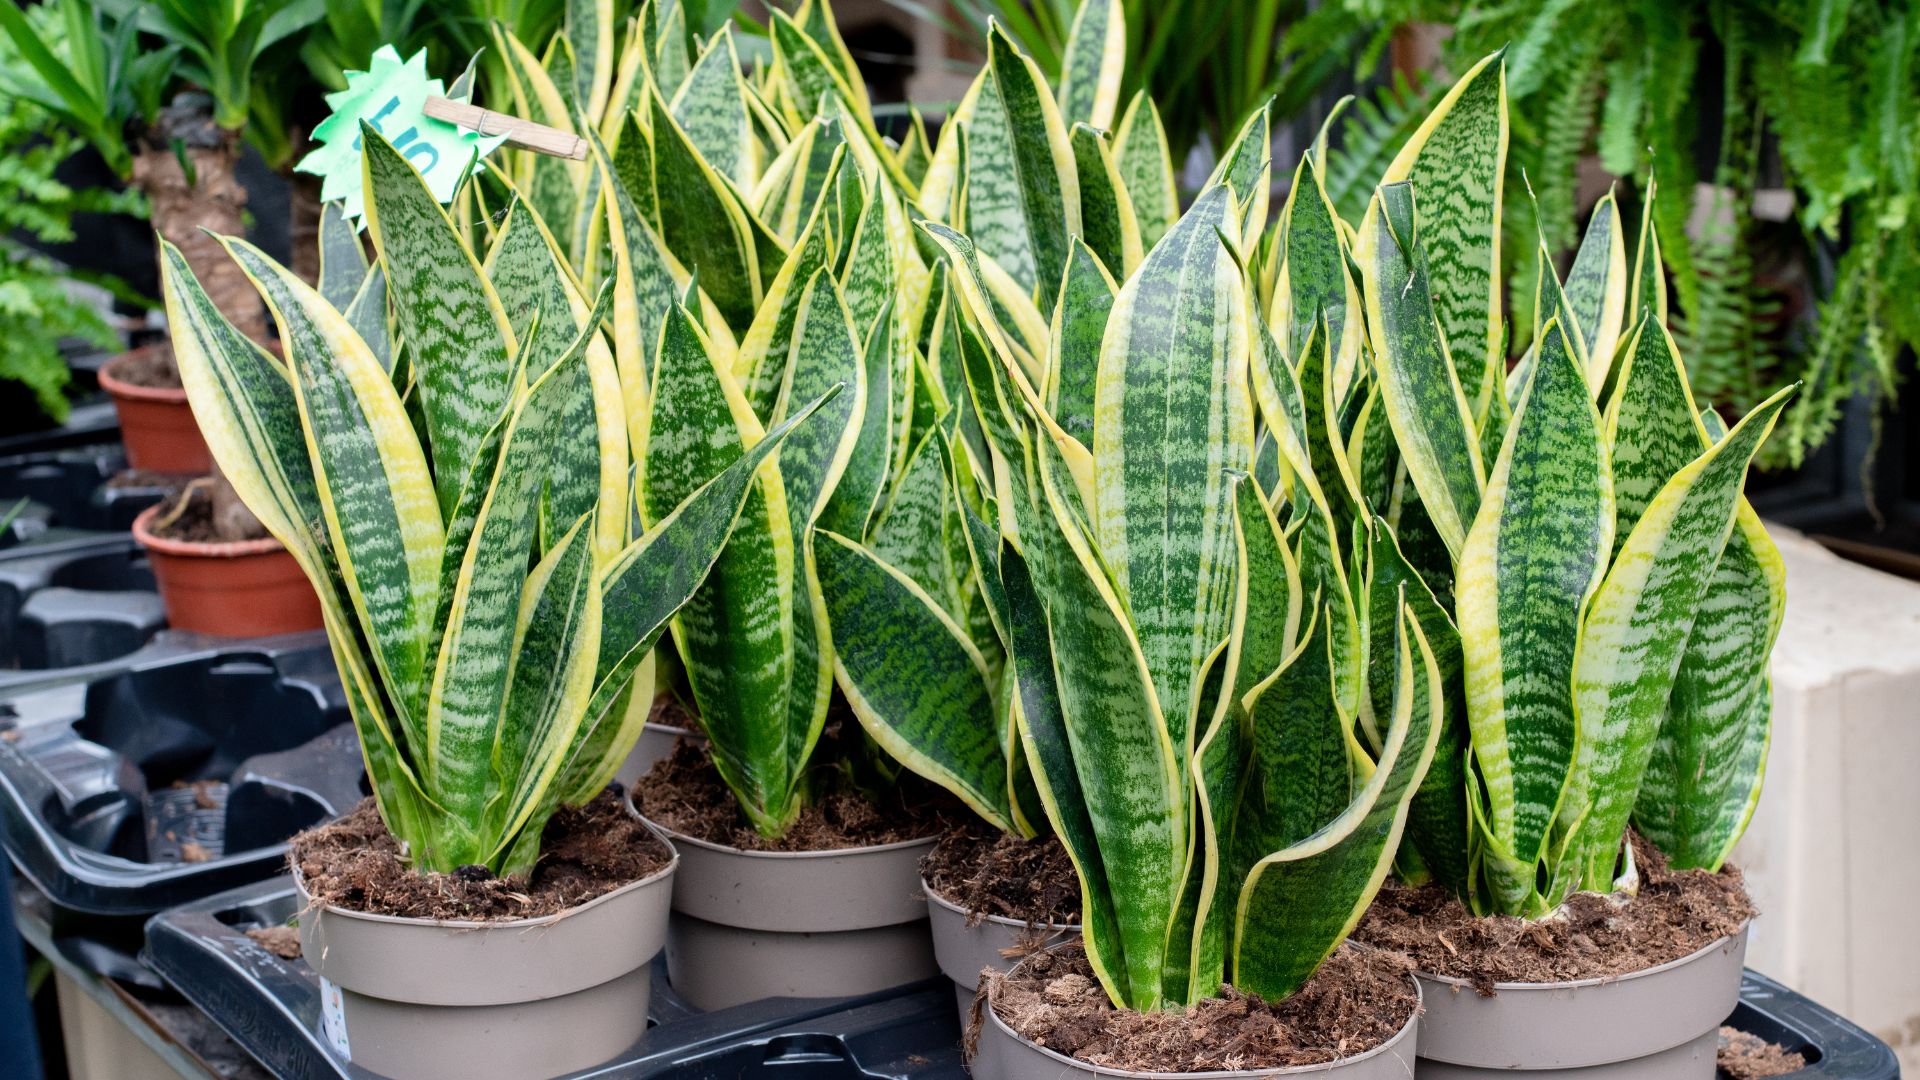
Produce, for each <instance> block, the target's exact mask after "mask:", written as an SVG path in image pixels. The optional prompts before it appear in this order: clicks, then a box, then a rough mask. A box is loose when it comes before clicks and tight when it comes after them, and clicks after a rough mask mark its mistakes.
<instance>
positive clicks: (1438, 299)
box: [1362, 53, 1507, 386]
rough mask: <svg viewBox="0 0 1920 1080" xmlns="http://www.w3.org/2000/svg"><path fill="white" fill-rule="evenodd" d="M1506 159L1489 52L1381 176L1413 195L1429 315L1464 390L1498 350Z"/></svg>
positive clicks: (1496, 65) (1501, 72)
mask: <svg viewBox="0 0 1920 1080" xmlns="http://www.w3.org/2000/svg"><path fill="white" fill-rule="evenodd" d="M1506 164H1507V72H1506V64H1505V62H1504V60H1503V59H1502V56H1501V54H1499V53H1495V54H1493V55H1492V56H1488V57H1486V58H1485V59H1482V60H1481V61H1480V62H1479V63H1478V64H1475V65H1474V66H1473V67H1472V68H1471V69H1470V70H1468V72H1467V73H1466V74H1465V75H1463V76H1461V77H1460V81H1459V82H1458V83H1456V84H1454V86H1453V88H1452V89H1451V90H1449V91H1448V92H1447V94H1446V96H1445V97H1443V98H1441V99H1440V103H1439V104H1438V105H1436V106H1434V109H1433V112H1432V113H1431V114H1430V115H1429V116H1428V117H1427V119H1426V120H1425V121H1424V122H1423V123H1422V124H1421V125H1420V128H1419V129H1418V130H1417V131H1415V132H1414V135H1413V137H1412V138H1411V139H1409V140H1407V143H1406V145H1405V146H1403V147H1401V149H1400V153H1399V154H1398V155H1397V156H1396V157H1395V158H1394V159H1393V162H1392V164H1390V165H1388V166H1387V171H1386V175H1385V176H1383V177H1382V178H1381V181H1380V182H1381V184H1382V185H1383V186H1384V185H1389V184H1395V183H1399V182H1401V181H1411V182H1412V184H1413V188H1414V190H1415V191H1416V192H1418V194H1419V197H1420V210H1419V224H1418V227H1417V228H1418V232H1419V234H1420V238H1421V240H1420V242H1421V246H1422V247H1423V248H1424V249H1425V253H1426V257H1427V262H1428V265H1429V266H1430V268H1431V274H1432V285H1431V288H1432V295H1433V312H1434V316H1435V317H1436V318H1437V319H1438V320H1439V322H1440V334H1441V339H1442V340H1443V341H1444V342H1445V343H1446V348H1447V353H1448V354H1449V355H1450V356H1451V357H1452V358H1453V363H1454V366H1455V367H1456V368H1457V369H1458V371H1459V379H1460V381H1461V382H1462V383H1464V384H1466V385H1469V386H1477V385H1479V383H1480V377H1481V373H1482V372H1483V371H1485V370H1486V369H1487V368H1488V367H1489V366H1490V364H1491V358H1492V357H1495V356H1496V355H1497V350H1498V349H1499V347H1500V220H1501V218H1500V211H1501V180H1502V175H1503V174H1504V173H1505V171H1506ZM1369 214H1370V215H1371V214H1372V211H1371V210H1370V211H1369ZM1365 231H1366V230H1365V227H1364V225H1363V226H1362V232H1363V233H1364V232H1365Z"/></svg>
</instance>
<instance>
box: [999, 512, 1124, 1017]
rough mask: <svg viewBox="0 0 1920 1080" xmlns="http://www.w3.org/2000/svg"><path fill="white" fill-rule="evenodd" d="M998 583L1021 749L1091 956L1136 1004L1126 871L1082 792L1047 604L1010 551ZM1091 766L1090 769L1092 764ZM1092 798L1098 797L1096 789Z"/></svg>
mask: <svg viewBox="0 0 1920 1080" xmlns="http://www.w3.org/2000/svg"><path fill="white" fill-rule="evenodd" d="M1000 580H1001V582H1002V585H1003V587H1004V590H1005V593H1006V596H1007V610H1008V630H1009V633H1008V636H1007V678H1009V679H1011V680H1012V684H1011V685H1012V688H1013V690H1012V695H1011V696H1012V697H1013V699H1014V716H1015V720H1016V722H1017V724H1018V728H1019V734H1020V742H1021V747H1022V749H1023V750H1024V751H1025V756H1026V758H1027V761H1028V762H1029V763H1030V764H1031V765H1032V767H1033V768H1032V771H1033V780H1034V784H1035V787H1036V788H1037V789H1038V794H1039V796H1040V801H1041V804H1042V806H1043V807H1044V808H1045V810H1046V816H1047V821H1048V823H1049V824H1051V825H1052V826H1053V831H1054V835H1056V836H1058V837H1059V838H1060V843H1061V846H1063V847H1064V848H1066V851H1067V857H1068V859H1069V860H1070V861H1071V862H1072V863H1073V869H1074V874H1075V876H1076V877H1077V878H1078V879H1079V881H1080V925H1081V933H1082V936H1083V937H1084V939H1085V941H1086V945H1087V958H1088V960H1090V961H1091V962H1092V964H1093V969H1094V973H1095V975H1096V976H1098V978H1099V979H1100V983H1101V985H1102V986H1103V987H1105V988H1106V991H1107V993H1108V995H1109V996H1110V997H1112V998H1114V999H1115V1000H1117V1001H1127V1002H1131V1001H1133V1000H1134V997H1133V987H1132V983H1131V982H1130V980H1129V969H1128V967H1127V964H1126V945H1125V941H1126V939H1125V937H1124V936H1123V931H1122V924H1121V920H1120V912H1119V911H1118V910H1117V909H1116V905H1115V903H1114V895H1113V889H1112V885H1113V882H1114V881H1115V880H1116V876H1117V875H1119V874H1121V873H1123V871H1121V870H1120V869H1119V868H1118V867H1115V868H1113V869H1112V870H1110V869H1109V867H1108V866H1107V862H1106V860H1105V858H1103V856H1102V847H1101V844H1100V834H1099V832H1098V831H1097V830H1096V827H1095V823H1094V817H1093V812H1092V810H1091V809H1090V808H1089V805H1088V800H1089V798H1090V797H1092V796H1090V795H1089V793H1088V792H1086V791H1084V790H1083V789H1082V787H1081V779H1080V777H1081V768H1080V762H1079V761H1078V760H1076V757H1075V750H1074V744H1073V738H1072V735H1071V734H1070V732H1069V731H1068V726H1067V720H1066V714H1065V713H1064V711H1063V709H1062V704H1061V700H1062V699H1061V694H1060V684H1059V682H1058V680H1057V678H1056V675H1055V669H1054V654H1053V642H1052V633H1051V631H1050V629H1049V627H1048V622H1047V607H1046V605H1045V604H1044V603H1043V601H1042V600H1041V598H1040V594H1039V590H1038V588H1037V587H1036V585H1035V584H1034V580H1033V576H1032V575H1031V574H1030V573H1029V572H1028V569H1027V564H1026V561H1025V560H1024V559H1022V558H1021V556H1020V555H1019V553H1018V552H1017V551H1015V550H1014V549H1012V548H1011V547H1009V548H1007V549H1005V550H1004V552H1003V553H1002V555H1001V559H1000ZM1088 767H1089V768H1091V767H1092V762H1091V761H1090V762H1089V766H1088ZM1093 794H1095V795H1097V794H1099V792H1098V790H1097V789H1096V791H1095V792H1094V793H1093ZM1119 880H1126V879H1125V878H1123V877H1122V878H1119Z"/></svg>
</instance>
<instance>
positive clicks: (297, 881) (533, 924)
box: [293, 815, 680, 930]
mask: <svg viewBox="0 0 1920 1080" xmlns="http://www.w3.org/2000/svg"><path fill="white" fill-rule="evenodd" d="M635 816H636V817H638V815H635ZM640 823H641V824H643V825H645V826H646V827H647V831H649V832H651V833H652V834H653V838H654V839H656V840H658V841H660V842H661V843H662V844H664V845H666V848H667V854H668V855H669V856H670V857H669V858H668V859H667V865H665V866H663V867H661V868H660V869H658V870H656V871H654V872H653V873H651V874H648V875H647V876H646V877H643V878H640V879H639V880H637V881H629V882H627V883H626V884H625V885H622V886H620V887H619V888H617V889H614V890H612V891H611V892H605V893H601V894H600V895H599V896H596V897H594V898H593V899H591V900H589V901H587V902H586V903H584V904H575V905H574V906H572V907H570V908H567V909H565V910H564V911H556V912H554V913H553V914H551V915H540V916H536V917H534V918H530V919H486V920H482V919H423V918H418V917H415V916H407V915H379V914H375V913H374V912H371V911H355V910H353V909H352V908H344V907H340V906H338V905H335V904H329V903H327V902H325V901H322V900H316V899H315V898H314V896H313V894H312V893H311V892H309V891H308V890H307V882H306V875H304V874H302V873H301V872H300V865H299V864H298V863H294V865H293V884H294V887H295V888H297V889H299V890H300V897H301V899H303V900H305V901H306V903H307V905H308V906H310V907H311V906H318V907H319V908H320V909H321V910H323V911H325V912H326V913H327V914H329V915H339V916H343V917H345V918H349V919H358V920H360V921H362V922H371V923H400V924H403V925H406V926H431V927H437V928H439V929H444V930H538V929H540V928H542V927H546V926H551V925H553V924H554V923H557V922H559V921H560V920H562V919H571V918H573V917H574V916H576V915H578V914H579V913H580V912H583V911H586V910H588V909H590V908H596V907H599V906H601V905H602V904H606V903H609V902H611V901H613V900H615V899H617V898H619V897H621V896H624V895H626V894H627V893H630V892H635V891H637V890H639V889H641V888H642V887H644V886H647V885H651V884H653V883H654V882H656V881H659V880H660V879H662V878H665V877H667V876H669V875H671V874H672V873H673V872H674V871H675V870H677V869H679V868H680V852H678V851H676V850H675V849H674V846H673V842H672V841H671V840H669V839H668V838H667V837H665V836H663V835H661V830H660V827H659V826H658V825H655V824H654V823H653V822H651V821H648V820H647V819H646V818H640Z"/></svg>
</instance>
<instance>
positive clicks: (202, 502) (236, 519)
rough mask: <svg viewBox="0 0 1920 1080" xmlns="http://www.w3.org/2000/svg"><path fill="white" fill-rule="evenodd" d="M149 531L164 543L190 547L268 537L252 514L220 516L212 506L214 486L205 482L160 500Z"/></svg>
mask: <svg viewBox="0 0 1920 1080" xmlns="http://www.w3.org/2000/svg"><path fill="white" fill-rule="evenodd" d="M150 530H151V531H152V533H153V535H155V536H158V537H160V538H161V539H163V540H180V541H183V542H186V543H190V544H220V543H227V542H231V541H237V540H260V539H264V538H265V537H266V536H267V535H268V533H267V527H266V526H265V525H262V524H260V519H258V518H256V517H254V516H253V515H252V514H245V513H242V514H231V513H230V514H226V515H222V514H220V513H219V512H218V510H217V508H216V507H215V506H214V494H213V485H212V484H211V483H209V482H208V481H205V480H196V481H194V482H193V483H190V484H188V485H186V486H185V487H183V488H181V489H180V490H179V491H177V492H175V493H174V494H172V495H169V496H168V497H167V498H166V499H165V500H163V501H162V502H161V504H160V512H159V513H158V514H155V515H154V518H153V524H152V526H150Z"/></svg>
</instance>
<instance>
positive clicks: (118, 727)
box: [0, 631, 364, 935]
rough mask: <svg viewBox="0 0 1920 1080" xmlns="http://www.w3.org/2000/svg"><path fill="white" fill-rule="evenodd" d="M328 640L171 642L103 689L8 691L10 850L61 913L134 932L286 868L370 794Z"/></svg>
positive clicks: (3, 827) (55, 686) (5, 815)
mask: <svg viewBox="0 0 1920 1080" xmlns="http://www.w3.org/2000/svg"><path fill="white" fill-rule="evenodd" d="M363 794H364V791H363V789H362V785H361V765H360V750H359V746H358V744H357V742H356V741H355V738H354V734H353V727H352V725H351V724H350V723H349V718H348V715H347V707H346V701H345V697H344V695H343V694H342V692H341V689H340V684H339V679H338V677H337V676H336V675H335V673H334V667H333V659H332V656H331V654H330V653H329V651H328V649H327V647H326V644H325V639H324V638H323V637H322V635H320V634H319V633H318V632H313V633H306V634H295V635H288V636H286V637H282V638H264V639H257V640H251V641H245V642H237V643H236V642H231V641H223V640H219V639H212V638H205V637H200V636H198V635H188V634H180V633H175V632H171V631H169V632H167V633H165V634H162V635H161V636H160V637H159V638H157V639H155V641H154V643H153V644H151V645H149V646H147V648H146V649H144V650H142V651H141V652H140V653H139V654H137V657H136V659H135V661H134V662H133V663H131V664H127V665H124V666H116V667H114V668H112V669H109V670H106V671H103V672H97V673H94V676H93V677H91V678H85V679H78V680H69V681H64V682H52V683H48V684H41V685H38V686H37V687H35V688H33V689H29V690H24V691H22V690H18V689H14V690H9V691H0V842H4V844H5V847H6V850H7V853H8V854H9V855H10V856H12V858H13V861H14V863H15V865H17V866H18V867H19V868H20V870H21V872H22V873H24V874H25V875H26V876H27V877H28V878H29V879H30V880H31V881H32V882H33V883H34V884H35V885H36V886H38V887H39V888H40V890H41V891H42V892H44V893H46V895H47V896H48V898H49V899H50V900H51V901H52V902H53V904H54V906H55V909H56V911H59V912H62V913H71V914H78V915H84V916H89V917H95V918H98V917H117V918H120V919H122V920H127V921H130V922H132V923H133V924H134V926H133V929H134V930H135V932H136V935H137V930H138V926H137V924H138V922H139V921H142V920H144V918H145V917H146V916H148V915H151V914H152V913H153V912H156V911H159V910H161V909H163V908H167V907H171V906H173V905H175V904H180V903H184V902H186V901H189V900H195V899H198V898H200V897H203V896H207V895H210V894H212V893H216V892H219V891H221V890H222V889H229V888H232V887H234V886H235V885H241V884H245V883H247V882H251V881H257V880H260V879H261V878H265V877H271V876H272V875H274V874H276V873H279V872H280V871H281V870H282V869H283V867H284V863H285V858H286V845H285V841H286V840H287V838H288V837H290V836H292V835H293V834H294V833H296V832H298V831H300V830H301V829H304V828H307V827H309V826H312V825H316V824H319V823H321V822H323V821H326V820H329V819H331V818H333V817H335V816H337V815H339V814H341V813H344V812H345V811H346V810H348V809H350V808H351V807H352V806H353V805H354V804H355V803H357V802H358V801H359V800H360V799H361V798H362V796H363Z"/></svg>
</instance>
